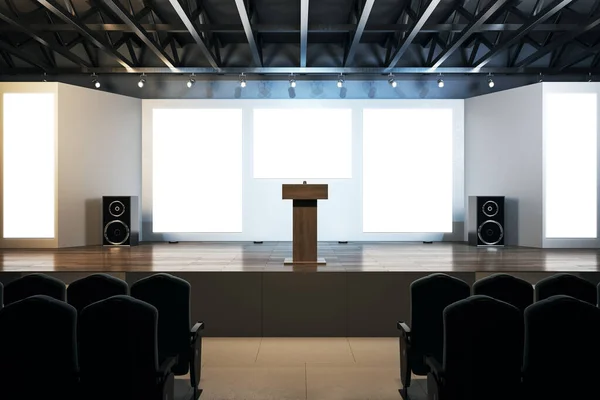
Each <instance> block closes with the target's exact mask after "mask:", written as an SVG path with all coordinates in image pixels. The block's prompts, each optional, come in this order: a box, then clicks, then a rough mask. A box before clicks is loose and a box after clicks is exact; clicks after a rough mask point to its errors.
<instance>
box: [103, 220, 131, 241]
mask: <svg viewBox="0 0 600 400" xmlns="http://www.w3.org/2000/svg"><path fill="white" fill-rule="evenodd" d="M104 238H105V239H106V241H107V242H108V243H110V244H112V245H120V244H123V243H125V242H126V241H127V239H129V227H128V226H127V225H126V224H125V223H124V222H123V221H118V220H115V221H110V222H109V223H108V224H106V226H105V227H104Z"/></svg>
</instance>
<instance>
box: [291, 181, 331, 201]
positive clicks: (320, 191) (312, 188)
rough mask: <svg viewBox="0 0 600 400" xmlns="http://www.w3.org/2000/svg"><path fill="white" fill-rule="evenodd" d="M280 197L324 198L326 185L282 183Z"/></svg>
mask: <svg viewBox="0 0 600 400" xmlns="http://www.w3.org/2000/svg"><path fill="white" fill-rule="evenodd" d="M281 197H282V199H284V200H286V199H291V200H326V199H327V198H328V190H327V185H309V184H298V185H295V184H284V185H282V186H281Z"/></svg>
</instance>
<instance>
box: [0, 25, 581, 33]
mask: <svg viewBox="0 0 600 400" xmlns="http://www.w3.org/2000/svg"><path fill="white" fill-rule="evenodd" d="M140 25H141V27H142V28H144V30H145V31H146V32H149V33H151V32H165V33H189V31H188V30H187V28H186V27H185V25H182V24H140ZM524 25H526V24H511V23H509V24H483V25H481V27H480V28H479V29H478V30H477V32H510V31H518V30H519V29H521V28H522V27H523V26H524ZM84 26H85V27H86V28H87V29H89V30H90V31H94V32H95V31H100V32H105V31H106V32H125V33H128V32H133V29H131V28H130V27H129V26H128V25H126V24H85V25H84ZM413 26H414V25H413V24H397V25H396V24H371V25H367V26H366V27H365V30H364V33H394V32H408V31H410V30H411V29H412V28H413ZM467 26H468V25H467V24H425V25H423V27H422V28H421V30H420V31H419V33H444V32H455V33H458V32H461V31H463V30H464V29H465V28H466V27H467ZM27 27H28V28H29V29H31V30H32V31H34V32H38V33H39V32H74V31H76V30H77V29H76V28H75V27H74V26H73V25H70V24H28V25H27ZM580 27H581V24H538V25H536V26H534V27H533V28H532V31H534V32H568V31H575V30H577V29H579V28H580ZM196 30H197V31H198V32H206V33H244V27H243V26H242V25H237V24H201V25H199V26H196ZM252 30H253V31H254V32H259V33H299V32H301V27H300V26H299V25H294V24H255V25H252ZM354 30H356V24H312V25H308V33H348V32H352V31H354ZM15 31H19V29H17V28H15V27H14V26H11V25H0V32H15Z"/></svg>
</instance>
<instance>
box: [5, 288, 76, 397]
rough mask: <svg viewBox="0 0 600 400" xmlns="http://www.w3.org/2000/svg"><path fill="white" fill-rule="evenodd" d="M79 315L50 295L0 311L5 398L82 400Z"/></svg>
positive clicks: (15, 304) (17, 303)
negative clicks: (79, 365)
mask: <svg viewBox="0 0 600 400" xmlns="http://www.w3.org/2000/svg"><path fill="white" fill-rule="evenodd" d="M76 324H77V312H76V311H75V309H74V308H73V307H72V306H70V305H68V304H67V303H65V302H62V301H58V300H55V299H53V298H50V297H48V296H31V297H28V298H26V299H25V300H22V301H17V302H14V303H11V304H9V305H7V306H6V307H4V308H3V309H2V310H0V399H2V400H39V399H68V400H76V399H79V396H77V346H76V333H75V330H76Z"/></svg>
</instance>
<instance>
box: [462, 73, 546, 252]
mask: <svg viewBox="0 0 600 400" xmlns="http://www.w3.org/2000/svg"><path fill="white" fill-rule="evenodd" d="M542 167H543V163H542V85H541V84H535V85H530V86H524V87H520V88H517V89H511V90H506V91H502V92H497V93H490V94H487V95H484V96H478V97H474V98H471V99H467V100H465V200H467V201H468V196H506V213H505V238H506V244H509V245H519V246H528V247H541V246H542V232H543V231H542V220H543V214H542V189H543V187H542V174H543V171H542ZM465 239H466V231H465Z"/></svg>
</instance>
